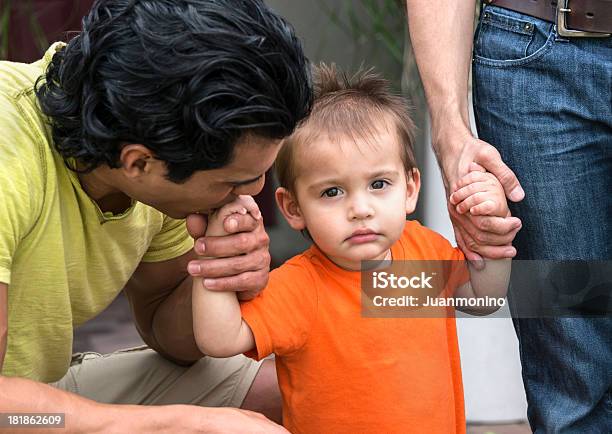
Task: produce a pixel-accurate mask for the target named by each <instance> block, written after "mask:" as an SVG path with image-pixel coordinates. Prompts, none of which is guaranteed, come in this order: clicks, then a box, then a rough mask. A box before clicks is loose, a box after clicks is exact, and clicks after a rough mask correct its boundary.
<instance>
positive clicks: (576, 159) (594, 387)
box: [473, 6, 612, 434]
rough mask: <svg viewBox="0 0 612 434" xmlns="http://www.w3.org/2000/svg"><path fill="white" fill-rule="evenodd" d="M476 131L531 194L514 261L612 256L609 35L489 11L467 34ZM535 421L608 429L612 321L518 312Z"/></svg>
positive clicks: (545, 427)
mask: <svg viewBox="0 0 612 434" xmlns="http://www.w3.org/2000/svg"><path fill="white" fill-rule="evenodd" d="M473 92H474V111H475V115H476V124H477V127H478V134H479V136H480V138H481V139H483V140H485V141H487V142H489V143H491V144H492V145H494V146H495V147H496V148H497V149H498V150H499V152H500V153H501V156H502V159H503V160H504V161H505V162H506V164H508V166H509V167H510V168H511V169H512V170H513V171H514V172H515V173H516V174H517V176H518V178H519V181H520V182H521V185H522V186H523V188H524V190H525V193H526V196H525V199H524V200H523V201H522V202H520V203H517V204H512V205H511V211H512V214H513V215H516V216H517V217H519V218H520V219H521V220H522V221H523V229H522V230H521V231H520V232H519V233H518V235H517V237H516V240H515V242H514V245H515V246H516V248H517V251H518V256H517V258H518V259H560V260H569V259H580V260H591V259H601V260H609V259H612V38H602V39H596V38H587V39H577V38H575V39H574V38H573V39H564V38H561V37H559V36H558V35H557V33H556V28H555V26H554V25H553V24H552V23H549V22H547V21H543V20H540V19H537V18H533V17H531V16H528V15H524V14H520V13H517V12H513V11H509V10H506V9H502V8H500V7H496V6H485V7H484V8H483V10H482V13H481V18H480V23H479V26H478V29H477V31H476V35H475V38H474V59H473ZM514 325H515V329H516V333H517V336H518V339H519V347H520V353H521V354H520V355H521V362H522V366H523V372H522V374H523V381H524V384H525V390H526V393H527V400H528V404H529V407H528V417H529V422H530V424H531V428H532V429H533V430H534V431H535V432H538V433H539V432H541V433H544V432H546V433H581V434H582V433H609V432H612V318H596V319H594V318H534V319H525V318H523V319H521V318H515V319H514Z"/></svg>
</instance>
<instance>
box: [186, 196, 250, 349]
mask: <svg viewBox="0 0 612 434" xmlns="http://www.w3.org/2000/svg"><path fill="white" fill-rule="evenodd" d="M247 212H248V213H250V214H251V215H252V216H254V218H256V219H259V218H261V213H260V212H259V208H258V207H257V204H256V203H255V201H254V200H253V198H252V197H250V196H239V197H238V199H236V200H235V201H234V202H232V203H229V204H227V205H225V206H223V207H222V208H221V209H219V210H218V211H216V212H215V213H214V214H211V215H210V216H209V217H208V226H207V228H206V235H207V236H223V235H226V232H225V230H224V229H223V223H224V221H225V219H226V218H227V217H228V216H230V215H231V214H235V213H240V214H246V213H247ZM192 309H193V330H194V335H195V339H196V343H197V345H198V348H199V349H200V351H202V352H203V353H204V354H206V355H209V356H213V357H230V356H235V355H236V354H241V353H244V352H245V351H249V350H251V349H253V348H254V347H255V338H254V337H253V333H252V332H251V329H250V328H249V326H248V325H247V323H246V322H244V321H243V320H242V315H241V313H240V304H239V303H238V298H237V297H236V293H235V292H231V291H213V290H209V289H206V288H205V286H204V281H203V279H201V278H200V279H194V280H193V290H192Z"/></svg>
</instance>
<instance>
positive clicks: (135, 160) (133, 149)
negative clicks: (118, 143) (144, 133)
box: [119, 143, 156, 178]
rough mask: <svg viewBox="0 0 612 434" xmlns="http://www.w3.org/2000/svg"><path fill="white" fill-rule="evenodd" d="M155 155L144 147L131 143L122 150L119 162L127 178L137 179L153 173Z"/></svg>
mask: <svg viewBox="0 0 612 434" xmlns="http://www.w3.org/2000/svg"><path fill="white" fill-rule="evenodd" d="M154 161H156V160H155V159H154V158H153V153H152V152H151V151H150V150H149V148H147V147H146V146H144V145H139V144H134V143H130V144H127V145H125V146H123V148H122V149H121V154H120V155H119V162H120V163H121V168H122V169H123V171H124V173H125V176H127V177H128V178H137V177H139V176H142V175H144V174H147V173H150V172H152V171H153V162H154Z"/></svg>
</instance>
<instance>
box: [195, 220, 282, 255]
mask: <svg viewBox="0 0 612 434" xmlns="http://www.w3.org/2000/svg"><path fill="white" fill-rule="evenodd" d="M251 219H252V217H251ZM269 243H270V239H269V238H268V235H267V234H266V232H265V231H264V230H263V229H262V230H255V231H252V232H240V233H237V234H231V235H225V236H222V237H204V238H200V239H199V240H197V242H196V253H198V254H200V255H206V256H209V257H214V258H228V257H231V256H239V255H244V254H246V253H250V252H252V251H254V250H257V249H259V248H262V247H263V248H267V246H268V245H269Z"/></svg>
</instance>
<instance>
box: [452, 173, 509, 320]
mask: <svg viewBox="0 0 612 434" xmlns="http://www.w3.org/2000/svg"><path fill="white" fill-rule="evenodd" d="M470 170H471V172H469V173H468V174H467V175H466V176H464V177H463V178H461V179H460V180H459V181H458V183H457V188H458V189H457V190H456V191H455V192H454V193H453V194H452V195H451V197H450V200H451V202H452V203H454V204H457V209H458V210H459V212H461V213H462V214H471V215H489V216H498V217H507V216H509V215H510V211H509V209H508V204H507V202H506V198H505V195H504V190H503V188H502V186H501V184H500V182H499V180H498V179H497V178H496V177H495V176H494V175H493V174H491V173H487V172H485V171H484V168H483V167H481V166H479V165H478V164H475V163H472V164H471V165H470ZM468 267H469V273H470V281H469V282H468V283H466V284H464V285H462V286H460V287H459V288H457V290H456V291H455V297H456V298H483V297H486V296H489V297H492V298H503V297H505V296H506V293H507V291H508V284H509V281H510V268H511V260H510V259H507V258H506V259H492V260H488V261H487V265H486V267H484V268H482V269H480V268H476V267H474V266H472V265H471V264H469V263H468ZM460 310H462V311H463V312H466V313H469V314H473V315H488V314H490V313H493V312H495V311H496V310H497V308H496V307H485V306H479V307H475V308H473V307H469V308H468V307H461V308H460Z"/></svg>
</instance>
